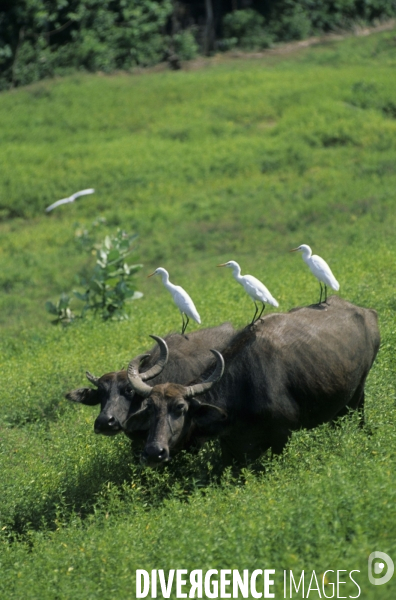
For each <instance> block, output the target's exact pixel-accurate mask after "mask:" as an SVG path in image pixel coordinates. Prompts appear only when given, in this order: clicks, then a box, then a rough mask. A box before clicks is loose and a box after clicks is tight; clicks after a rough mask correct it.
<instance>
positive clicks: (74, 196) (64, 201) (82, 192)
mask: <svg viewBox="0 0 396 600" xmlns="http://www.w3.org/2000/svg"><path fill="white" fill-rule="evenodd" d="M94 191H95V190H94V189H93V188H88V189H87V190H80V191H79V192H76V193H75V194H72V195H71V196H69V197H68V198H62V200H57V201H56V202H54V203H53V204H50V205H49V206H47V208H46V209H45V212H50V211H51V210H54V208H56V207H57V206H61V204H69V202H74V200H76V199H77V198H79V197H80V196H87V194H93V193H94Z"/></svg>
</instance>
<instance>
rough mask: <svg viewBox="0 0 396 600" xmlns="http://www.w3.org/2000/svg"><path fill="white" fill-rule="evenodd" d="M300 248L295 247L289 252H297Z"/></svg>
mask: <svg viewBox="0 0 396 600" xmlns="http://www.w3.org/2000/svg"><path fill="white" fill-rule="evenodd" d="M297 250H298V248H293V250H289V252H297Z"/></svg>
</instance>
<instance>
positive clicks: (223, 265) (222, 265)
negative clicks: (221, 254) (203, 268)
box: [216, 263, 227, 267]
mask: <svg viewBox="0 0 396 600" xmlns="http://www.w3.org/2000/svg"><path fill="white" fill-rule="evenodd" d="M226 264H227V263H222V264H221V265H216V266H217V267H225V266H226Z"/></svg>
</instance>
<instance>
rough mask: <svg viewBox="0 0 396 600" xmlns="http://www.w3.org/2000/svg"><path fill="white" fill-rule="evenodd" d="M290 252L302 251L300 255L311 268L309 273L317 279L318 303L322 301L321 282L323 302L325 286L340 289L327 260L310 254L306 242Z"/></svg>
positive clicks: (310, 251)
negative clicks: (318, 288) (318, 287)
mask: <svg viewBox="0 0 396 600" xmlns="http://www.w3.org/2000/svg"><path fill="white" fill-rule="evenodd" d="M290 252H302V257H303V260H304V262H305V263H306V264H307V265H308V267H309V268H310V270H311V273H312V274H313V275H315V277H316V279H317V280H318V281H319V285H320V298H319V304H320V303H321V302H322V293H323V289H322V283H323V284H324V288H325V300H324V301H325V302H326V300H327V286H329V287H331V289H332V290H335V291H336V292H338V290H339V289H340V284H339V283H338V281H337V279H336V278H335V277H334V275H333V273H332V272H331V269H330V267H329V265H328V264H327V262H326V261H325V260H323V258H321V257H320V256H317V255H316V254H312V250H311V248H310V247H309V246H307V245H306V244H302V245H301V246H299V247H298V248H293V250H290Z"/></svg>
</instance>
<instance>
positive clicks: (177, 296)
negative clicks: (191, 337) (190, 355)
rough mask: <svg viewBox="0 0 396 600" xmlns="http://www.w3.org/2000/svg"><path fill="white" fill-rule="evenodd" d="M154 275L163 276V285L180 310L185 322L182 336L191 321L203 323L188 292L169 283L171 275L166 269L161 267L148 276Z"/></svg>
mask: <svg viewBox="0 0 396 600" xmlns="http://www.w3.org/2000/svg"><path fill="white" fill-rule="evenodd" d="M153 275H161V279H162V283H163V284H164V286H165V287H166V289H167V290H169V292H170V293H171V294H172V298H173V301H174V303H175V304H176V306H177V308H178V309H179V310H180V312H181V315H182V320H183V325H182V334H183V333H184V332H185V331H186V328H187V325H188V322H189V320H190V319H194V321H196V322H197V323H201V317H200V316H199V314H198V311H197V309H196V308H195V304H194V302H193V301H192V299H191V298H190V296H189V295H188V294H187V292H186V290H184V289H183V288H182V287H180V285H174V284H173V283H171V282H170V281H169V273H168V271H167V270H166V269H163V268H162V267H159V268H158V269H156V270H155V271H154V273H151V274H150V275H148V277H152V276H153ZM184 316H186V320H184Z"/></svg>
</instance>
